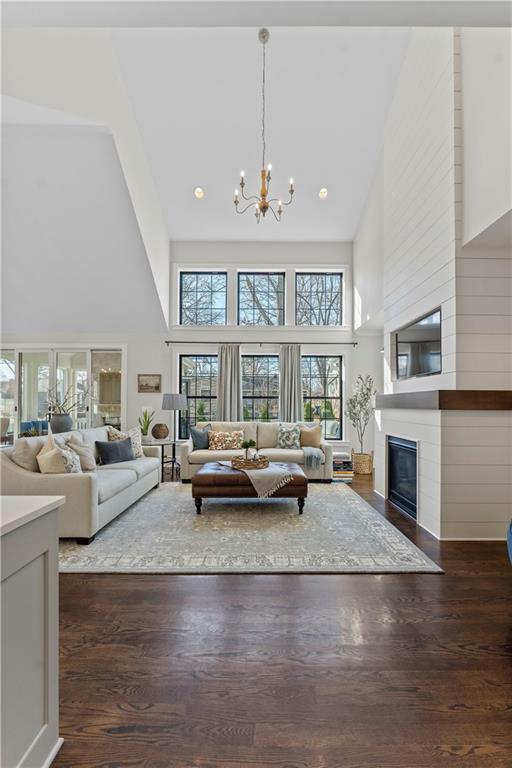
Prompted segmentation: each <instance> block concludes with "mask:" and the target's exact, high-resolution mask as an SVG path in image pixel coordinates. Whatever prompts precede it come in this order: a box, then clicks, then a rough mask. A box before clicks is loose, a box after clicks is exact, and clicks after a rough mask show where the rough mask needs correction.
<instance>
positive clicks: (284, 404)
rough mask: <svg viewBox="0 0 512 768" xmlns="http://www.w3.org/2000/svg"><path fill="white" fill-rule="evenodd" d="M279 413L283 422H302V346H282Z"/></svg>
mask: <svg viewBox="0 0 512 768" xmlns="http://www.w3.org/2000/svg"><path fill="white" fill-rule="evenodd" d="M280 363H281V366H280V368H281V370H280V379H281V385H280V392H279V411H280V415H281V421H302V419H303V418H304V406H303V402H302V367H301V352H300V344H282V345H281V353H280Z"/></svg>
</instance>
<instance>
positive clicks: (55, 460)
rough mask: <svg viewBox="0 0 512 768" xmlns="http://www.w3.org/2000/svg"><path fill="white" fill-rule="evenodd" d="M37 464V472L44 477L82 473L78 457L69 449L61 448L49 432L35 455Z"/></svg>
mask: <svg viewBox="0 0 512 768" xmlns="http://www.w3.org/2000/svg"><path fill="white" fill-rule="evenodd" d="M37 463H38V464H39V471H40V472H42V473H43V474H45V475H62V474H63V473H64V472H65V473H67V474H76V473H78V472H81V471H82V468H81V466H80V457H79V455H78V454H77V453H75V452H74V451H72V450H70V449H64V448H61V446H60V445H58V444H57V442H56V441H55V440H54V438H53V435H52V433H51V432H50V434H49V435H48V438H47V439H46V441H45V444H44V445H43V447H42V448H41V450H40V451H39V453H38V454H37Z"/></svg>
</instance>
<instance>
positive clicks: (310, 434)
mask: <svg viewBox="0 0 512 768" xmlns="http://www.w3.org/2000/svg"><path fill="white" fill-rule="evenodd" d="M300 444H301V446H302V447H303V448H304V447H308V448H320V447H321V446H322V425H321V424H315V426H314V427H306V426H304V425H303V424H301V425H300Z"/></svg>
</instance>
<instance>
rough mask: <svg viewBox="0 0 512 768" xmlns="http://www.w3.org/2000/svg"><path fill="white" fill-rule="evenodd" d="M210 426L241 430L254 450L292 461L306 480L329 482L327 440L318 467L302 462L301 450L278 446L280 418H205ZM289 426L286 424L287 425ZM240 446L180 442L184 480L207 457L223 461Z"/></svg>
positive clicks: (179, 449)
mask: <svg viewBox="0 0 512 768" xmlns="http://www.w3.org/2000/svg"><path fill="white" fill-rule="evenodd" d="M208 423H209V424H210V425H211V428H212V430H214V431H216V432H234V431H235V430H239V429H241V430H243V432H244V439H245V440H254V441H255V442H256V450H257V451H258V453H259V454H261V455H262V456H268V458H269V459H270V461H291V462H294V463H295V464H299V466H301V467H302V469H303V470H304V472H305V474H306V477H307V478H308V479H309V480H323V481H325V482H330V481H331V480H332V446H331V445H329V443H327V442H325V441H324V442H322V445H321V450H322V453H323V459H322V463H321V464H320V466H319V467H318V468H311V467H305V466H304V451H303V450H302V449H300V450H288V449H285V448H277V447H276V446H277V435H278V430H279V422H276V421H270V422H268V421H267V422H265V421H243V422H235V421H212V422H208ZM196 426H198V427H205V426H207V423H206V422H199V423H198V424H197V425H196ZM288 426H289V425H288ZM243 453H244V451H243V450H229V451H227V450H225V451H212V450H210V449H205V450H194V445H193V443H192V440H191V439H190V440H188V441H187V442H186V443H181V444H179V446H178V455H179V462H180V467H181V479H182V481H185V482H187V481H188V480H190V479H191V478H192V477H193V475H194V474H195V473H196V472H197V470H198V469H199V467H200V466H202V465H203V464H206V463H207V462H208V461H226V460H228V459H232V458H233V456H240V455H242V454H243Z"/></svg>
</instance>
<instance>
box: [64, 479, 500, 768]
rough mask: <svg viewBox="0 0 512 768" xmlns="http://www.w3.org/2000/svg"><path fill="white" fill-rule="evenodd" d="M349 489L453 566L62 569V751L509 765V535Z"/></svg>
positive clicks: (359, 767) (69, 754)
mask: <svg viewBox="0 0 512 768" xmlns="http://www.w3.org/2000/svg"><path fill="white" fill-rule="evenodd" d="M354 488H355V490H357V491H358V492H359V493H360V494H361V495H362V496H363V497H364V498H365V499H367V501H368V502H369V503H370V504H372V505H373V506H374V507H375V508H376V509H378V510H379V511H380V512H382V513H383V514H384V515H386V516H387V517H388V518H389V519H391V520H392V521H393V522H394V523H395V524H396V525H397V526H398V527H399V528H400V529H401V530H402V531H403V532H404V533H405V534H406V535H407V536H409V537H410V538H411V539H412V540H413V541H415V542H416V543H417V544H418V545H419V546H420V547H421V548H422V549H423V550H424V551H425V552H427V554H428V555H430V557H432V558H433V559H434V560H436V561H437V562H438V563H439V564H440V565H441V566H442V567H443V568H444V570H445V575H416V574H403V575H382V576H371V575H367V576H366V575H342V576H307V575H304V576H296V575H285V576H243V575H240V576H237V575H226V576H168V575H158V576H150V575H148V576H145V575H133V576H131V575H108V574H105V575H93V574H91V575H72V574H63V575H62V576H61V577H60V585H61V735H62V736H64V738H65V743H64V746H63V748H62V750H61V752H60V754H59V756H58V758H57V759H56V761H55V762H54V766H60V767H63V766H69V767H71V766H73V768H78V766H81V767H83V768H93V767H94V768H100V766H101V768H114V767H117V766H119V767H120V768H135V767H136V766H137V767H139V766H145V768H191V767H192V766H194V767H196V768H401V767H403V768H438V767H439V768H452V767H454V768H510V767H511V766H512V575H511V574H512V571H511V569H510V567H509V564H508V560H507V557H506V548H505V544H504V543H448V542H447V543H445V544H442V545H440V544H439V543H438V542H436V541H435V540H434V539H433V538H432V537H431V536H429V535H428V534H426V533H424V532H422V531H419V530H416V529H415V527H414V526H413V525H412V524H411V523H410V522H409V521H408V520H407V519H406V518H405V517H403V516H402V515H401V514H399V513H397V512H394V511H393V510H392V508H391V507H388V506H387V505H386V504H385V503H384V502H383V501H382V500H381V499H380V498H379V497H378V496H377V495H376V494H374V493H373V492H372V491H371V487H370V484H369V483H368V481H366V480H365V479H364V478H361V479H359V480H358V481H357V483H356V484H354Z"/></svg>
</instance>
